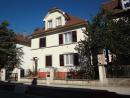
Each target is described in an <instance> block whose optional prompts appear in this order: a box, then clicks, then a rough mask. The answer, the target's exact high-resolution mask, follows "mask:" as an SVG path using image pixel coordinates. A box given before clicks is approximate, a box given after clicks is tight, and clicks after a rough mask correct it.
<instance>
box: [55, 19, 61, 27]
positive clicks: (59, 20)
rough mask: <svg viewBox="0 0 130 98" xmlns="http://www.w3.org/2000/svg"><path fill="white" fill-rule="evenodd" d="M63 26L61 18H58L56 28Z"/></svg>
mask: <svg viewBox="0 0 130 98" xmlns="http://www.w3.org/2000/svg"><path fill="white" fill-rule="evenodd" d="M61 24H62V23H61V17H58V18H56V26H59V25H61Z"/></svg>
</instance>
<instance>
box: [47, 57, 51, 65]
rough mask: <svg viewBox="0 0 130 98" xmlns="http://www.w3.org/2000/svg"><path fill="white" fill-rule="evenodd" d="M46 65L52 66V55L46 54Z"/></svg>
mask: <svg viewBox="0 0 130 98" xmlns="http://www.w3.org/2000/svg"><path fill="white" fill-rule="evenodd" d="M46 66H52V56H46Z"/></svg>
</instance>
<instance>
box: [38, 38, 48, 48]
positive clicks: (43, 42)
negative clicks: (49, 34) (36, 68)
mask: <svg viewBox="0 0 130 98" xmlns="http://www.w3.org/2000/svg"><path fill="white" fill-rule="evenodd" d="M39 43H40V45H39V47H46V38H40V42H39Z"/></svg>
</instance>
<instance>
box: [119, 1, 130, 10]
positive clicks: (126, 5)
mask: <svg viewBox="0 0 130 98" xmlns="http://www.w3.org/2000/svg"><path fill="white" fill-rule="evenodd" d="M121 3H122V8H123V9H124V10H128V9H130V0H121Z"/></svg>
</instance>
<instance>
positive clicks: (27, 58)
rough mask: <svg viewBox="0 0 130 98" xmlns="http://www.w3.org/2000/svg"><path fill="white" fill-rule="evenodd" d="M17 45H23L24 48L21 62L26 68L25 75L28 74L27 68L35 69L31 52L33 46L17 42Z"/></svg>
mask: <svg viewBox="0 0 130 98" xmlns="http://www.w3.org/2000/svg"><path fill="white" fill-rule="evenodd" d="M16 47H17V48H19V47H21V48H22V50H23V53H24V54H23V57H22V58H21V59H22V62H21V65H20V66H21V67H22V68H23V69H25V75H26V74H27V72H26V71H27V70H28V69H31V70H32V69H33V67H32V60H31V59H32V53H31V47H29V46H25V45H21V44H16Z"/></svg>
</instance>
